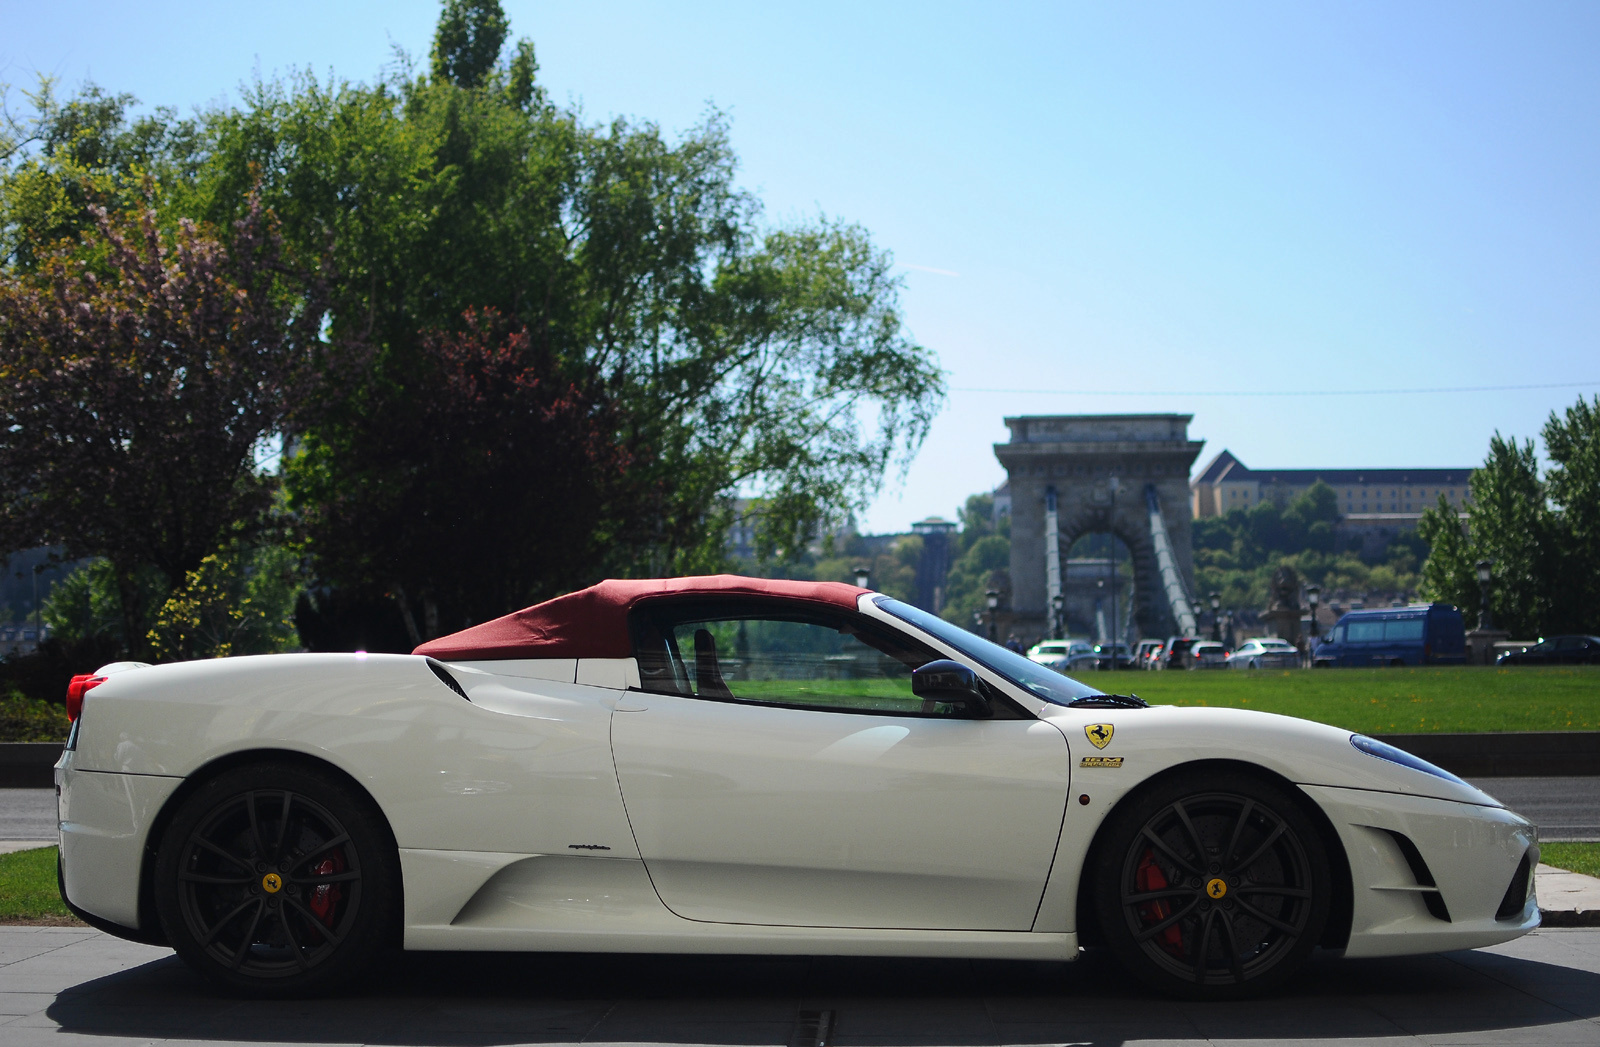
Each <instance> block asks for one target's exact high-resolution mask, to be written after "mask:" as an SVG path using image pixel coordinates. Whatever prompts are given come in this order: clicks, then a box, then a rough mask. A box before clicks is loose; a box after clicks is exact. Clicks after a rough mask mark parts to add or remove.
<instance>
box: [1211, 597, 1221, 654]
mask: <svg viewBox="0 0 1600 1047" xmlns="http://www.w3.org/2000/svg"><path fill="white" fill-rule="evenodd" d="M1221 607H1222V594H1221V593H1217V592H1214V593H1212V594H1211V638H1212V639H1213V640H1215V641H1217V642H1218V643H1221V642H1222V616H1221V615H1219V614H1218V613H1217V612H1218V611H1219V610H1220V609H1221Z"/></svg>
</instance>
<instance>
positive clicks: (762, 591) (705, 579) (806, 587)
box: [411, 574, 868, 661]
mask: <svg viewBox="0 0 1600 1047" xmlns="http://www.w3.org/2000/svg"><path fill="white" fill-rule="evenodd" d="M864 592H868V590H866V589H860V588H857V587H856V586H854V585H846V584H844V583H843V582H792V581H786V580H784V579H779V578H743V577H740V576H739V575H736V574H711V575H702V576H700V577H696V578H639V579H615V578H613V579H608V580H606V581H604V582H601V583H600V584H599V585H591V586H590V587H589V588H587V589H579V590H578V591H577V592H575V593H568V594H567V595H565V596H558V597H556V598H555V599H554V600H546V601H545V602H544V603H541V604H534V605H533V606H532V607H525V608H523V609H522V610H520V611H513V612H512V613H511V614H508V615H506V616H505V617H503V618H496V619H494V620H493V621H490V622H484V623H483V624H482V625H474V626H473V627H472V628H470V629H463V630H461V631H460V632H458V633H451V634H450V635H449V636H441V637H439V638H438V639H437V640H429V641H428V642H427V643H425V644H423V645H422V646H420V647H418V648H417V649H416V650H414V651H412V652H411V653H412V654H425V655H428V656H430V657H433V658H453V659H457V660H473V661H487V660H492V659H496V658H627V657H629V656H630V655H632V654H633V645H632V644H631V643H630V642H629V639H628V611H629V610H631V609H632V608H633V606H634V605H635V604H637V603H639V602H640V601H643V600H650V599H655V598H657V597H663V596H682V595H701V596H778V597H783V598H785V599H789V600H798V601H803V602H806V603H820V604H827V605H829V606H831V607H844V608H848V609H849V610H852V611H853V610H855V608H856V603H857V600H858V599H859V597H860V596H861V594H862V593H864Z"/></svg>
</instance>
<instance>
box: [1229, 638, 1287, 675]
mask: <svg viewBox="0 0 1600 1047" xmlns="http://www.w3.org/2000/svg"><path fill="white" fill-rule="evenodd" d="M1228 667H1229V668H1230V669H1298V668H1299V667H1300V649H1299V648H1298V647H1296V646H1295V645H1294V644H1292V643H1290V642H1289V641H1287V640H1280V639H1279V638H1278V637H1276V636H1263V637H1260V638H1258V639H1255V640H1246V641H1245V642H1244V643H1242V644H1240V645H1239V649H1238V650H1236V651H1234V652H1233V653H1232V654H1230V655H1228Z"/></svg>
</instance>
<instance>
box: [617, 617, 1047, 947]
mask: <svg viewBox="0 0 1600 1047" xmlns="http://www.w3.org/2000/svg"><path fill="white" fill-rule="evenodd" d="M636 633H638V634H639V635H638V638H637V639H636V642H637V643H640V644H641V649H640V650H639V652H638V654H639V658H640V667H641V675H642V677H643V679H644V680H645V686H646V687H647V688H650V689H649V690H645V691H635V692H630V693H629V694H628V695H627V696H625V698H624V699H623V701H621V702H619V704H618V706H617V712H616V713H615V715H614V717H613V720H612V747H613V751H614V753H615V756H616V765H617V775H618V779H619V781H620V783H621V786H622V794H623V802H624V805H625V806H626V808H627V813H628V818H629V821H630V823H631V825H632V827H633V832H634V836H635V839H636V840H637V842H638V845H639V852H640V854H641V856H642V857H643V859H644V862H645V867H646V869H647V870H648V871H649V874H650V878H651V881H652V883H654V885H655V887H656V890H657V892H658V893H659V894H660V896H661V900H662V902H663V903H664V904H665V905H666V906H667V907H668V908H669V909H671V910H672V911H673V912H675V913H677V914H678V915H679V916H682V917H685V918H687V919H692V920H705V921H712V922H726V923H755V924H773V925H787V926H806V927H872V928H908V929H909V928H923V929H947V930H948V929H964V930H1013V931H1017V930H1027V929H1028V928H1029V927H1031V926H1032V923H1033V918H1034V914H1035V912H1036V911H1037V909H1038V905H1039V900H1040V896H1041V895H1042V893H1043V890H1044V884H1045V880H1046V878H1047V877H1048V875H1049V872H1050V861H1051V857H1052V855H1053V854H1054V851H1055V846H1056V841H1057V838H1058V836H1059V834H1060V829H1061V823H1062V816H1063V814H1064V809H1065V804H1066V796H1067V788H1068V776H1069V773H1070V771H1069V761H1068V752H1067V745H1066V740H1065V738H1064V737H1063V736H1062V734H1061V733H1060V732H1059V731H1058V730H1056V729H1055V728H1054V727H1052V726H1051V725H1050V724H1048V723H1044V722H1041V721H1039V720H1036V719H1034V718H1032V717H1031V716H1028V715H1026V713H1025V712H1024V711H1023V710H1021V709H1020V708H1018V707H1015V706H1012V705H1011V704H1010V703H1009V702H1008V701H1006V700H1005V699H1004V698H1002V697H999V696H996V697H995V699H994V701H993V703H992V711H993V715H991V716H989V717H987V718H983V719H971V718H963V717H961V716H959V715H956V710H955V709H953V708H951V707H949V706H945V705H943V704H942V703H930V702H924V701H923V700H921V699H919V698H916V697H915V696H914V695H913V694H912V693H911V687H910V672H911V669H912V668H913V667H914V666H915V665H919V664H922V663H923V662H926V661H929V660H932V659H933V658H934V657H937V656H936V655H935V654H934V652H932V651H929V650H927V649H926V648H923V647H921V646H920V645H919V644H917V643H916V642H915V641H911V640H909V638H905V637H903V636H900V634H898V633H894V632H893V631H892V630H889V629H887V627H884V626H880V625H877V624H875V623H871V622H870V621H868V620H866V619H863V618H856V617H854V616H851V615H847V614H837V613H816V612H805V613H796V612H795V611H793V609H790V608H785V607H782V606H772V605H770V604H769V605H758V606H751V605H737V606H721V607H718V606H709V605H705V604H700V605H693V604H690V605H677V606H670V607H657V608H655V609H654V611H653V612H652V614H651V616H650V618H649V621H648V622H647V623H646V624H644V625H641V626H640V627H639V629H638V630H636Z"/></svg>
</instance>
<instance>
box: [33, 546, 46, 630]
mask: <svg viewBox="0 0 1600 1047" xmlns="http://www.w3.org/2000/svg"><path fill="white" fill-rule="evenodd" d="M42 570H44V564H42V563H36V564H34V565H33V649H34V650H35V651H37V650H38V649H39V647H40V645H41V643H42V641H43V640H44V634H42V633H41V632H39V629H40V625H39V572H40V571H42Z"/></svg>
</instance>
